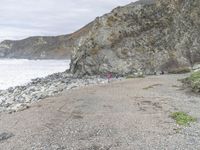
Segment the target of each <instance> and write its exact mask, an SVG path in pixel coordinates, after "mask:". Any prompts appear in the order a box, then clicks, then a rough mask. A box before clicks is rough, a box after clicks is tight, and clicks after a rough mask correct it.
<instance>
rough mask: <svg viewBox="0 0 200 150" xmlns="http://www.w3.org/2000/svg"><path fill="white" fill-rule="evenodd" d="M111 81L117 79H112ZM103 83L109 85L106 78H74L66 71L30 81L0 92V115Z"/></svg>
mask: <svg viewBox="0 0 200 150" xmlns="http://www.w3.org/2000/svg"><path fill="white" fill-rule="evenodd" d="M111 80H119V79H116V78H112V79H111ZM105 83H106V84H107V83H109V82H108V79H107V78H102V77H100V76H90V77H83V78H76V77H74V76H73V75H72V74H70V73H68V72H67V71H65V72H62V73H54V74H52V75H49V76H47V77H44V78H36V79H32V80H31V82H29V83H27V84H26V85H22V86H16V87H10V88H8V89H6V90H0V113H1V112H8V113H12V112H16V111H20V110H24V109H27V108H29V107H30V105H31V104H32V103H34V102H38V101H40V100H42V99H45V98H49V97H55V96H58V95H59V94H61V93H62V92H64V91H67V90H70V89H75V88H80V87H86V86H89V85H98V84H105Z"/></svg>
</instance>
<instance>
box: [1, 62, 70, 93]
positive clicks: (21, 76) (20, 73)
mask: <svg viewBox="0 0 200 150" xmlns="http://www.w3.org/2000/svg"><path fill="white" fill-rule="evenodd" d="M69 65H70V60H27V59H0V90H3V89H7V88H9V87H13V86H19V85H24V84H26V83H28V82H30V81H31V79H34V78H38V77H46V76H48V75H50V74H53V73H57V72H63V71H65V70H66V69H69Z"/></svg>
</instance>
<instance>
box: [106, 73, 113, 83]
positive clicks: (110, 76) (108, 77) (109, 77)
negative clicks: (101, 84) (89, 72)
mask: <svg viewBox="0 0 200 150" xmlns="http://www.w3.org/2000/svg"><path fill="white" fill-rule="evenodd" d="M111 78H112V73H111V72H109V73H108V74H107V79H108V83H109V82H110V79H111Z"/></svg>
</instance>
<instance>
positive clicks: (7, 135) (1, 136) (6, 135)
mask: <svg viewBox="0 0 200 150" xmlns="http://www.w3.org/2000/svg"><path fill="white" fill-rule="evenodd" d="M13 136H14V134H13V133H8V132H3V133H0V142H1V141H4V140H7V139H9V138H11V137H13Z"/></svg>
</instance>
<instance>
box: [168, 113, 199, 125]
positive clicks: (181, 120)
mask: <svg viewBox="0 0 200 150" xmlns="http://www.w3.org/2000/svg"><path fill="white" fill-rule="evenodd" d="M171 117H172V118H173V119H174V120H175V121H176V123H177V124H178V125H184V126H187V125H189V124H190V123H191V122H196V121H197V119H196V118H194V117H192V116H190V115H188V114H186V113H185V112H174V113H172V114H171Z"/></svg>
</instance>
